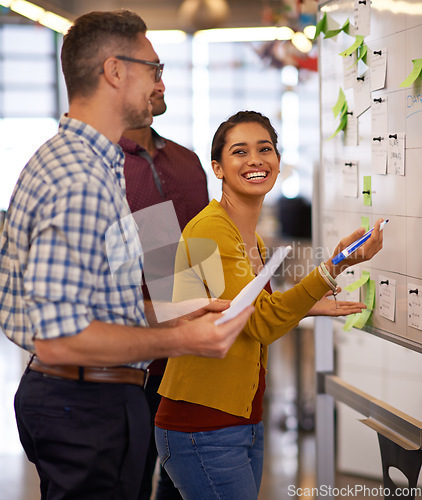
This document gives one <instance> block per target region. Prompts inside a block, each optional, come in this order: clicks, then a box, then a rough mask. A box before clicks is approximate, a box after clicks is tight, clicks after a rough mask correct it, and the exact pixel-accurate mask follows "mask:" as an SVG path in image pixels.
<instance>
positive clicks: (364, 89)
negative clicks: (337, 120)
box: [354, 69, 371, 116]
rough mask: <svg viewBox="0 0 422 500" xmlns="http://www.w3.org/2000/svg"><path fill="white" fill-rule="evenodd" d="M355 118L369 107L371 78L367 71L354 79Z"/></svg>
mask: <svg viewBox="0 0 422 500" xmlns="http://www.w3.org/2000/svg"><path fill="white" fill-rule="evenodd" d="M354 94H355V109H354V112H355V114H356V116H360V115H361V114H362V113H364V112H365V111H366V110H367V109H369V108H370V107H371V78H370V73H369V69H368V70H367V71H365V73H364V74H363V75H361V76H358V77H357V78H356V83H355V86H354Z"/></svg>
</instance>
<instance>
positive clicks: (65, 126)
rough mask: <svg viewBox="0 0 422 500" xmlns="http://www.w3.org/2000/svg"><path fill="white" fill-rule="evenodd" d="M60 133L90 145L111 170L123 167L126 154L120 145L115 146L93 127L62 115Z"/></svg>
mask: <svg viewBox="0 0 422 500" xmlns="http://www.w3.org/2000/svg"><path fill="white" fill-rule="evenodd" d="M59 133H73V134H75V135H78V136H79V137H80V138H81V139H82V140H83V141H86V142H88V143H89V145H90V147H91V148H92V150H93V151H94V153H95V154H96V155H98V156H100V157H101V159H102V161H103V162H104V163H105V164H107V165H109V166H110V167H111V168H115V167H122V166H123V163H124V154H123V151H122V148H121V147H120V146H119V145H118V144H114V143H113V142H111V141H110V140H109V139H107V137H106V136H105V135H103V134H101V133H100V132H98V130H96V129H95V128H94V127H92V126H91V125H88V124H87V123H84V122H81V121H79V120H76V119H75V118H69V117H68V116H66V115H65V114H64V115H62V117H61V118H60V122H59Z"/></svg>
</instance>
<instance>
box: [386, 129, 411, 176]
mask: <svg viewBox="0 0 422 500" xmlns="http://www.w3.org/2000/svg"><path fill="white" fill-rule="evenodd" d="M405 141H406V135H405V134H404V133H403V132H400V133H397V134H389V136H388V158H387V169H388V173H390V174H396V175H404V160H405V158H404V155H405Z"/></svg>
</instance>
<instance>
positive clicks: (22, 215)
mask: <svg viewBox="0 0 422 500" xmlns="http://www.w3.org/2000/svg"><path fill="white" fill-rule="evenodd" d="M123 163H124V155H123V153H122V151H121V149H120V147H119V146H117V145H115V144H113V143H112V142H110V141H109V140H108V139H107V138H106V137H105V136H103V135H102V134H100V133H99V132H97V131H96V130H95V129H94V128H92V127H91V126H89V125H87V124H85V123H82V122H80V121H78V120H74V119H70V118H67V117H66V116H63V117H62V118H61V120H60V126H59V132H58V134H57V135H56V136H54V137H53V138H51V139H50V140H49V141H47V142H46V143H45V144H44V145H43V146H41V148H40V149H39V150H38V151H37V152H36V153H35V154H34V156H33V157H32V158H31V160H30V161H29V162H28V164H27V165H26V166H25V168H24V169H23V171H22V173H21V175H20V177H19V180H18V182H17V185H16V187H15V190H14V192H13V195H12V198H11V202H10V206H9V209H8V211H7V215H6V220H5V224H4V229H3V234H2V238H1V244H0V326H1V328H2V329H3V331H4V332H5V334H6V335H7V336H8V337H9V338H10V339H11V340H12V341H13V342H15V343H16V344H18V345H20V346H21V347H22V348H24V349H26V350H28V351H30V352H33V351H34V338H37V339H52V338H57V337H64V336H69V335H75V334H77V333H79V332H81V331H82V330H83V329H84V328H86V327H87V326H88V325H89V324H90V323H91V322H92V321H93V320H99V321H104V322H108V323H117V324H123V325H140V326H146V324H147V323H146V319H145V315H144V307H143V300H142V292H141V290H140V286H139V283H136V282H133V283H130V282H126V283H121V282H120V281H121V280H116V279H115V278H116V277H115V276H114V277H113V273H112V272H111V270H110V256H108V255H107V248H106V241H105V235H106V232H107V230H108V229H109V228H111V227H116V225H118V226H119V227H120V225H121V222H120V221H121V220H124V219H125V218H126V220H127V216H128V215H129V214H130V210H129V207H128V204H127V201H126V198H125V181H124V175H123ZM143 365H144V364H143V363H139V364H137V365H136V366H139V367H141V366H143Z"/></svg>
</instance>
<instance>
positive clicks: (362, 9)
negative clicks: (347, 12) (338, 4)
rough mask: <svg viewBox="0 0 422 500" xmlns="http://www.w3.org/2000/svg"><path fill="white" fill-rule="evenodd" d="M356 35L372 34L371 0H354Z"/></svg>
mask: <svg viewBox="0 0 422 500" xmlns="http://www.w3.org/2000/svg"><path fill="white" fill-rule="evenodd" d="M353 10H354V24H355V35H363V36H367V35H370V34H371V1H370V0H366V1H362V0H360V1H359V0H354V9H353Z"/></svg>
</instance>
